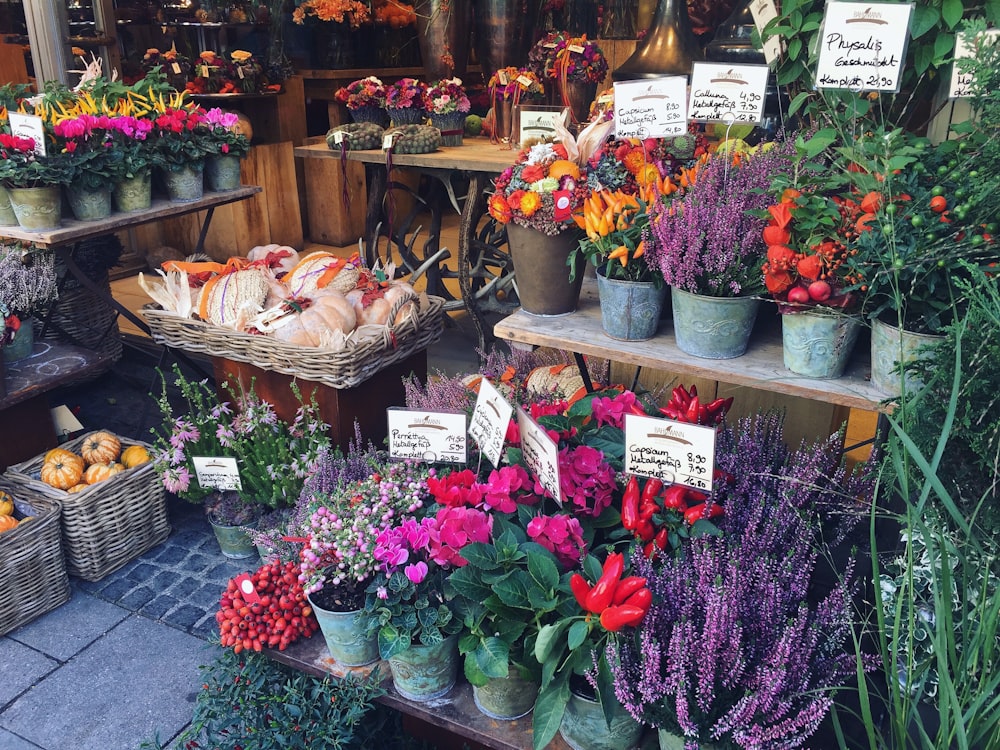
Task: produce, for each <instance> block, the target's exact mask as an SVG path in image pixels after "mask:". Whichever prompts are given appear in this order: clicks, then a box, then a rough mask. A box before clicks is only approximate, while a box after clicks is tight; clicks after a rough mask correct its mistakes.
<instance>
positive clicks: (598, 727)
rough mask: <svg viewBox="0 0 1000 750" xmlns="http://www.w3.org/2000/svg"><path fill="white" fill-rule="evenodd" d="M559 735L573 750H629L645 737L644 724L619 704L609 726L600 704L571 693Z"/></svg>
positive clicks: (616, 704)
mask: <svg viewBox="0 0 1000 750" xmlns="http://www.w3.org/2000/svg"><path fill="white" fill-rule="evenodd" d="M559 734H560V736H561V737H562V738H563V739H564V740H565V741H566V744H567V745H569V746H570V747H571V748H573V750H630V748H634V747H636V746H637V745H638V743H639V739H640V737H642V724H640V723H639V722H637V721H636V720H635V719H633V718H632V716H631V714H629V712H628V711H626V710H625V709H624V708H623V707H622V706H621V705H619V704H618V703H617V701H616V702H615V710H614V718H613V719H612V720H611V726H608V722H607V719H605V717H604V709H602V708H601V704H600V703H598V702H597V701H596V700H593V699H591V698H586V697H584V696H582V695H579V694H578V693H576V692H574V691H570V695H569V703H567V704H566V712H565V713H564V714H563V718H562V723H561V724H560V725H559Z"/></svg>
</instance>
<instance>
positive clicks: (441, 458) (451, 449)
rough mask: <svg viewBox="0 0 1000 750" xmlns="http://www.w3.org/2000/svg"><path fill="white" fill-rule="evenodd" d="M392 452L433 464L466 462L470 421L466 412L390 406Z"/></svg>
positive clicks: (396, 456) (400, 456) (387, 412)
mask: <svg viewBox="0 0 1000 750" xmlns="http://www.w3.org/2000/svg"><path fill="white" fill-rule="evenodd" d="M386 419H387V421H388V423H389V455H390V456H391V457H392V458H410V459H415V460H417V461H428V462H431V463H437V462H441V463H456V464H464V463H465V460H466V454H467V451H466V444H467V435H466V424H465V415H464V414H450V413H447V412H425V411H416V410H414V409H387V410H386Z"/></svg>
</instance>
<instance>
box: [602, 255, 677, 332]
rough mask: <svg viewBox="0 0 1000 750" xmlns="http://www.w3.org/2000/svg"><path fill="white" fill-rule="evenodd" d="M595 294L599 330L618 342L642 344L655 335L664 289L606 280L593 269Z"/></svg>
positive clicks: (653, 284)
mask: <svg viewBox="0 0 1000 750" xmlns="http://www.w3.org/2000/svg"><path fill="white" fill-rule="evenodd" d="M597 294H598V297H599V298H600V301H601V326H602V327H603V328H604V332H605V333H606V334H608V336H610V337H611V338H613V339H618V340H620V341H645V340H646V339H651V338H653V336H655V335H656V328H657V326H659V324H660V313H661V312H662V311H663V302H664V300H665V299H666V296H667V287H666V286H664V285H663V284H660V287H659V288H657V286H656V284H655V283H653V282H652V281H622V280H619V279H609V278H607V277H606V276H605V275H604V273H603V268H599V269H597Z"/></svg>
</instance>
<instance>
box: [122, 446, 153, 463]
mask: <svg viewBox="0 0 1000 750" xmlns="http://www.w3.org/2000/svg"><path fill="white" fill-rule="evenodd" d="M121 462H122V464H124V466H125V468H126V469H132V468H134V467H136V466H139V465H141V464H144V463H148V462H149V451H147V450H146V449H145V448H143V447H142V446H141V445H130V446H129V447H128V448H126V449H125V450H123V451H122V455H121Z"/></svg>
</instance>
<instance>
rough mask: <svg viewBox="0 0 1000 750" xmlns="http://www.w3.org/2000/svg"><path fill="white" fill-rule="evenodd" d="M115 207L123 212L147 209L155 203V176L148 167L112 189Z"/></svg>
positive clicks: (120, 181)
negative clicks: (153, 176)
mask: <svg viewBox="0 0 1000 750" xmlns="http://www.w3.org/2000/svg"><path fill="white" fill-rule="evenodd" d="M111 197H112V199H113V200H114V204H115V208H117V209H118V210H119V211H121V212H122V213H131V212H132V211H145V210H146V209H148V208H149V207H150V206H152V205H153V178H152V174H151V173H150V171H149V170H148V169H147V170H146V171H145V172H143V173H142V174H139V175H136V176H135V177H126V178H124V179H121V180H119V181H118V182H116V183H115V185H114V187H113V188H112V189H111Z"/></svg>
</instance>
